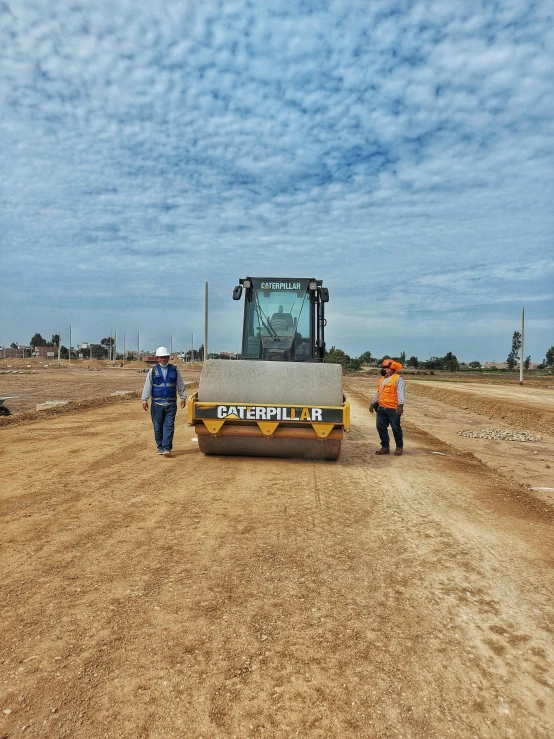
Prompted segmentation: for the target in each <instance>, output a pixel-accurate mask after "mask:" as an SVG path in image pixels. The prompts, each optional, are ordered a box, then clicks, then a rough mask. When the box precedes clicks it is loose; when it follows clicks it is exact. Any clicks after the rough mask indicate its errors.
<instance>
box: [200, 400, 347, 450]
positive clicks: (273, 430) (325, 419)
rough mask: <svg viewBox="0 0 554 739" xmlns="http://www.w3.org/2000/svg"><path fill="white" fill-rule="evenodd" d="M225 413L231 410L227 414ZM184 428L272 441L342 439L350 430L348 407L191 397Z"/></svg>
mask: <svg viewBox="0 0 554 739" xmlns="http://www.w3.org/2000/svg"><path fill="white" fill-rule="evenodd" d="M229 409H234V412H230V410H229ZM188 424H189V426H195V427H196V433H197V434H211V435H212V436H223V435H233V436H264V437H266V438H268V439H272V438H283V437H288V438H304V439H314V438H317V439H321V440H324V439H342V436H343V431H346V432H348V431H349V430H350V403H349V402H348V401H347V400H345V401H344V403H343V405H342V406H317V407H316V406H301V405H291V404H287V405H280V404H274V403H255V404H254V403H248V404H247V403H232V402H217V403H216V402H209V403H208V402H204V401H199V400H198V393H194V394H193V395H192V396H191V397H190V398H189V402H188Z"/></svg>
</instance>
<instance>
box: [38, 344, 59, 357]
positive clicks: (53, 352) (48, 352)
mask: <svg viewBox="0 0 554 739" xmlns="http://www.w3.org/2000/svg"><path fill="white" fill-rule="evenodd" d="M57 356H58V347H57V346H35V347H33V357H43V358H44V359H53V358H54V357H57Z"/></svg>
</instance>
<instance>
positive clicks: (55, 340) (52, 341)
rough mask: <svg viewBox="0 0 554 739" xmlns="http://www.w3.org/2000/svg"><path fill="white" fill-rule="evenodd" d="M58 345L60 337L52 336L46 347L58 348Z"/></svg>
mask: <svg viewBox="0 0 554 739" xmlns="http://www.w3.org/2000/svg"><path fill="white" fill-rule="evenodd" d="M59 343H60V335H59V334H52V338H51V339H50V341H49V342H48V344H47V346H58V344H59Z"/></svg>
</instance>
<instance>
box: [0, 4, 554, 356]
mask: <svg viewBox="0 0 554 739" xmlns="http://www.w3.org/2000/svg"><path fill="white" fill-rule="evenodd" d="M0 50H1V51H0V54H1V59H0V137H1V138H0V140H1V141H2V146H1V147H0V172H1V173H2V176H1V180H0V183H1V184H0V248H1V265H2V269H1V273H0V274H1V276H2V287H1V291H0V311H1V326H0V343H4V342H5V343H7V344H9V343H11V342H12V341H18V342H21V343H26V342H28V341H29V340H30V338H31V336H32V335H33V334H34V333H35V332H36V331H38V332H40V333H42V335H43V336H45V337H46V338H50V336H51V335H52V334H53V333H57V332H58V331H59V330H60V329H61V331H62V339H65V343H67V341H68V335H67V334H68V330H69V325H70V324H71V325H72V328H73V342H72V343H73V344H76V343H78V342H81V341H91V342H97V341H99V340H100V339H101V338H102V337H104V336H107V335H109V333H110V330H112V329H117V331H118V336H120V337H122V335H123V334H124V333H125V335H126V341H127V345H128V346H130V345H136V335H137V332H139V331H140V334H141V346H144V347H145V348H152V347H155V346H156V345H158V344H168V343H169V340H170V339H169V337H170V336H172V337H173V347H174V348H175V347H185V346H187V345H190V336H191V334H192V333H193V332H194V334H195V345H199V344H200V343H201V341H202V338H203V315H204V305H203V298H204V284H205V282H206V281H208V282H209V290H210V333H209V344H210V348H215V349H216V350H231V351H232V350H235V349H237V348H238V346H239V343H240V332H241V311H242V301H241V303H235V302H233V300H232V299H231V293H232V289H233V287H234V285H235V284H236V283H237V281H238V278H239V277H245V276H247V275H252V276H272V277H316V278H318V279H322V280H323V281H324V284H326V285H327V286H328V288H329V291H330V295H331V301H330V303H329V304H328V307H327V311H326V316H327V319H328V327H327V343H328V346H330V345H331V344H334V345H336V346H338V347H340V348H342V349H344V350H345V351H347V352H348V353H349V354H352V355H358V354H360V353H361V352H363V351H365V350H367V349H369V350H370V351H371V352H372V353H373V354H374V355H383V354H385V353H387V354H391V355H398V354H399V353H400V352H401V351H405V352H406V354H407V355H408V356H410V355H412V354H415V355H416V356H418V357H419V358H420V359H426V358H428V357H429V356H432V355H437V356H442V355H444V354H446V352H448V351H452V352H454V354H456V355H457V356H458V358H459V359H461V360H465V361H471V360H474V359H478V360H480V361H488V360H497V361H500V360H504V359H505V357H506V356H507V354H508V352H509V351H510V348H511V338H512V334H513V332H514V331H515V330H519V329H520V320H521V308H522V307H523V306H525V315H526V328H525V355H527V354H530V355H531V357H532V360H533V361H542V359H543V358H544V355H545V352H546V350H547V349H548V348H549V347H550V346H551V345H553V344H554V298H553V293H554V290H553V287H554V248H553V236H554V207H553V203H554V127H553V121H554V95H553V92H554V90H553V87H554V85H553V80H554V19H553V11H552V6H550V5H549V4H548V3H539V2H531V1H526V0H502V2H500V1H498V2H497V1H496V0H494V1H488V0H464V2H459V0H436V1H432V0H428V1H425V2H424V1H418V0H413V1H412V2H409V1H408V0H382V1H380V0H372V1H371V2H368V1H367V0H364V1H363V2H361V1H360V2H358V1H357V0H352V2H348V1H347V0H340V1H339V2H323V1H321V2H315V1H311V0H296V1H295V0H287V1H286V2H284V1H283V2H281V1H280V0H275V1H273V2H269V3H260V2H240V1H238V0H237V1H235V2H231V1H230V0H229V1H228V0H220V1H219V2H212V1H211V0H203V2H202V3H200V2H195V1H194V0H193V1H192V2H172V1H169V0H149V1H148V2H140V1H138V2H137V0H109V2H108V1H107V0H94V1H92V0H91V1H90V2H89V1H88V0H86V1H85V2H83V1H82V0H81V1H79V0H71V1H70V0H40V1H39V0H15V1H14V0H1V1H0Z"/></svg>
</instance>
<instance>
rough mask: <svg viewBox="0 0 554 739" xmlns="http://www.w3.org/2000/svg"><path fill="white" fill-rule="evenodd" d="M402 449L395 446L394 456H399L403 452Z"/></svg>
mask: <svg viewBox="0 0 554 739" xmlns="http://www.w3.org/2000/svg"><path fill="white" fill-rule="evenodd" d="M403 451H404V450H403V449H402V447H401V446H397V447H396V449H395V450H394V454H395V456H397V457H399V456H400V455H401V454H402V453H403Z"/></svg>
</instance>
